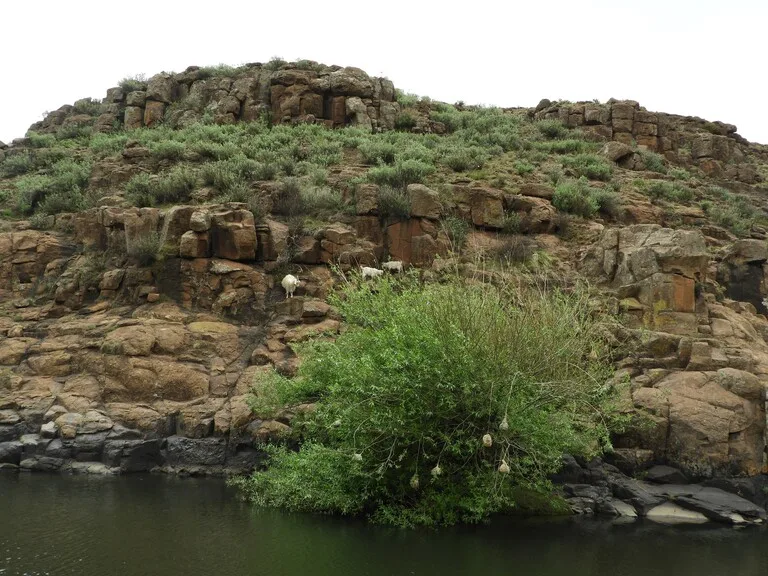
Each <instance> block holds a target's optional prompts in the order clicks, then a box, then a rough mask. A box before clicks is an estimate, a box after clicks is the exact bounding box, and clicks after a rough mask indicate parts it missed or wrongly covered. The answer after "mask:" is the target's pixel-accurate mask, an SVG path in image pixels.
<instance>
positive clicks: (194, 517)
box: [0, 473, 768, 576]
mask: <svg viewBox="0 0 768 576" xmlns="http://www.w3.org/2000/svg"><path fill="white" fill-rule="evenodd" d="M17 574H27V575H36V574H51V575H59V574H77V575H81V576H97V575H98V576H105V575H126V576H133V575H136V576H139V575H141V576H147V575H155V574H157V575H163V576H174V575H177V574H178V575H184V576H202V575H221V576H237V575H241V574H243V575H264V576H267V575H269V576H282V575H285V576H294V575H312V576H314V575H318V576H324V575H334V576H343V575H347V574H350V575H360V576H364V575H376V576H379V575H382V576H383V575H387V576H390V575H392V576H394V575H397V576H399V575H412V574H413V575H439V576H446V575H454V574H457V575H458V574H462V575H463V574H467V575H475V574H478V575H495V574H506V575H520V576H554V575H566V574H567V575H569V576H582V575H583V576H603V575H605V576H608V575H610V576H653V575H665V576H666V575H675V576H689V575H691V576H709V575H712V576H724V575H732V576H752V575H755V576H757V575H760V576H765V575H766V574H768V531H766V529H745V530H735V529H733V528H725V527H712V526H707V527H700V526H699V527H689V528H680V527H674V528H672V527H665V526H658V525H654V524H652V523H650V522H639V523H636V524H616V523H611V522H607V521H584V520H581V521H577V520H572V519H568V520H564V521H563V520H561V521H551V520H548V521H542V520H536V521H530V520H529V521H521V520H510V519H502V520H495V521H494V522H492V523H491V524H490V525H483V526H470V527H462V528H452V529H443V530H436V531H433V530H418V531H404V530H395V529H390V528H385V527H378V526H371V525H368V524H366V523H364V522H361V521H355V520H346V519H339V518H329V517H318V516H309V515H299V514H284V513H279V512H275V511H264V510H257V509H254V508H252V507H250V506H248V505H247V504H244V503H242V502H240V501H238V500H237V498H235V494H234V492H233V491H232V490H231V489H229V488H227V487H226V486H225V485H224V483H223V482H222V481H221V480H213V479H183V478H173V477H166V476H149V475H147V476H124V477H119V478H115V477H109V478H103V477H86V476H55V475H45V474H32V475H30V474H19V475H17V474H10V473H0V576H8V575H17Z"/></svg>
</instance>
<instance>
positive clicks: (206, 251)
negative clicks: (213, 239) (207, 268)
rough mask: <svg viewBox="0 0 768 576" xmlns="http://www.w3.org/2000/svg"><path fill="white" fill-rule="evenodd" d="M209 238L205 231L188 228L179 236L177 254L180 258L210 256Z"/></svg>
mask: <svg viewBox="0 0 768 576" xmlns="http://www.w3.org/2000/svg"><path fill="white" fill-rule="evenodd" d="M209 247H210V239H209V237H208V233H207V232H193V231H192V230H189V231H188V232H185V233H184V234H183V235H182V236H181V242H180V244H179V256H181V257H182V258H208V256H210V248H209Z"/></svg>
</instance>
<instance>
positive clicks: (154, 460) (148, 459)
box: [103, 440, 161, 472]
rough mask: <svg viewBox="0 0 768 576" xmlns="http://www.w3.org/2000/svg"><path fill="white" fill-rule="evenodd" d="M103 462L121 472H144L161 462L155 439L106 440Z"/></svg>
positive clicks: (157, 443)
mask: <svg viewBox="0 0 768 576" xmlns="http://www.w3.org/2000/svg"><path fill="white" fill-rule="evenodd" d="M103 461H104V463H105V464H106V465H107V466H111V467H114V468H119V469H120V471H121V472H145V471H148V470H151V469H152V468H154V467H155V466H157V465H159V464H160V463H161V456H160V443H159V442H158V441H157V440H107V442H106V443H105V444H104V458H103Z"/></svg>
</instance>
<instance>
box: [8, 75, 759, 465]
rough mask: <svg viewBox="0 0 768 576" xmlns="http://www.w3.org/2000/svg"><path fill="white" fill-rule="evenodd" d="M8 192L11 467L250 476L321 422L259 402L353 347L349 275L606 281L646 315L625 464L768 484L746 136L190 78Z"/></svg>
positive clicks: (56, 148) (624, 107) (681, 121)
mask: <svg viewBox="0 0 768 576" xmlns="http://www.w3.org/2000/svg"><path fill="white" fill-rule="evenodd" d="M398 100H399V101H398ZM270 126H274V128H272V129H271V130H270ZM396 129H397V131H396ZM425 166H426V167H425ZM73 167H74V168H73ZM0 169H2V170H3V174H4V175H5V178H4V179H3V180H2V181H0V201H1V202H2V203H3V205H4V206H5V207H6V208H7V211H6V212H5V214H6V216H7V218H5V220H4V221H3V222H2V225H3V229H2V230H3V231H2V232H0V307H2V308H1V310H2V312H1V314H0V366H2V371H1V372H0V464H10V465H21V466H22V467H26V468H33V469H58V468H60V467H62V466H64V467H72V466H74V467H75V468H76V469H85V470H86V471H88V470H90V471H104V470H107V469H110V470H112V469H120V470H123V471H133V470H140V469H149V468H152V467H155V466H168V467H172V468H174V467H175V468H178V467H187V468H189V467H199V466H202V467H206V468H207V469H209V470H210V469H223V468H235V469H243V468H249V467H252V466H253V465H254V464H255V463H256V462H257V461H258V460H259V458H260V454H259V452H258V451H257V450H256V449H255V446H256V445H257V444H258V443H259V442H261V441H263V440H268V439H272V438H275V437H278V436H280V435H282V434H287V433H289V431H290V423H291V420H292V418H293V417H294V415H295V413H296V411H300V410H311V409H312V407H311V406H299V407H295V408H294V409H292V410H286V412H285V413H284V414H283V415H282V416H281V417H280V418H279V419H277V420H275V421H268V422H262V421H259V420H258V419H255V418H254V416H253V415H252V414H251V412H250V410H249V408H248V405H247V396H248V392H249V389H250V387H251V385H252V382H253V377H254V374H255V373H257V372H258V371H263V370H268V369H270V368H271V367H272V366H274V367H276V368H277V369H278V370H280V371H282V372H284V373H287V374H290V373H292V372H293V371H294V370H295V368H296V362H297V357H296V354H295V352H294V349H293V347H294V345H295V344H296V343H299V342H302V341H304V340H306V339H308V338H310V337H311V336H313V335H317V334H330V335H332V334H334V333H337V332H338V330H340V329H341V327H342V326H341V323H340V318H338V316H337V315H336V313H335V311H334V310H333V309H332V308H331V307H330V306H329V305H328V304H327V303H326V302H325V299H326V297H327V295H328V294H329V291H330V290H332V289H333V286H334V282H335V276H334V272H333V270H332V268H331V265H335V266H338V267H339V268H340V270H348V269H349V268H351V267H354V266H357V265H359V264H364V265H377V264H379V263H381V262H383V261H386V260H387V259H393V260H402V261H403V262H404V263H405V264H406V265H413V266H416V267H419V268H421V269H422V270H423V275H424V277H425V278H426V279H429V278H433V277H438V276H439V275H440V274H441V271H442V270H444V269H446V268H448V267H450V266H451V263H454V264H457V265H458V266H459V268H460V269H461V270H462V271H463V272H464V273H468V274H470V273H475V272H476V271H477V270H478V269H480V268H482V269H489V270H491V272H492V273H494V274H495V273H497V272H496V271H494V268H493V265H492V262H493V261H498V260H499V259H501V260H503V261H505V262H507V263H509V262H510V261H514V262H515V263H516V264H517V265H520V266H527V267H528V268H535V269H546V273H548V274H552V275H554V276H556V277H559V278H561V279H564V280H563V281H564V282H567V281H569V279H573V278H576V277H578V276H580V275H581V276H586V277H587V278H589V279H590V280H591V281H592V282H593V283H594V284H595V285H596V286H597V287H599V292H600V293H601V296H602V302H603V304H602V305H603V306H604V307H606V308H607V309H612V310H613V311H615V312H619V313H621V314H622V318H623V327H622V328H621V329H620V330H618V331H617V333H616V334H615V335H614V337H615V340H616V343H615V344H616V348H617V350H619V351H620V356H621V359H620V360H619V361H618V363H617V368H618V373H617V379H625V380H628V382H629V387H628V389H627V393H626V397H625V398H624V400H625V408H626V410H627V411H630V412H634V413H636V414H638V415H640V416H642V418H640V417H639V418H638V419H637V422H638V425H637V426H636V427H635V428H633V429H632V430H631V431H630V432H628V433H627V434H624V435H622V436H621V437H619V438H616V439H615V445H616V447H617V449H616V451H615V453H614V454H613V458H614V462H615V463H616V464H617V466H619V467H621V468H622V469H624V470H626V471H628V472H633V473H634V472H640V471H642V470H644V469H646V468H647V467H648V466H650V465H651V464H653V463H669V464H673V465H675V466H678V467H680V468H681V469H683V470H684V471H685V472H686V473H688V474H690V475H691V476H693V477H704V478H706V477H712V476H730V475H735V476H753V475H756V474H759V473H761V472H766V411H765V408H766V407H765V398H766V382H768V344H766V339H765V338H766V336H768V321H767V320H766V317H765V316H764V315H763V314H764V313H766V312H768V310H767V309H766V307H765V304H764V303H763V299H764V297H765V296H766V295H768V287H767V286H766V280H765V273H766V268H765V265H766V262H767V261H768V245H766V228H765V227H764V225H765V223H766V222H768V219H767V218H766V215H765V213H764V212H763V208H764V192H765V191H766V189H765V186H764V184H763V182H764V180H765V178H766V177H768V151H767V150H766V149H765V147H763V146H759V145H754V144H750V143H748V142H746V141H745V140H744V139H743V138H741V137H740V136H738V134H737V132H736V128H735V127H734V126H731V125H728V124H723V123H719V122H707V121H704V120H700V119H695V118H684V117H678V116H672V115H667V114H662V113H652V112H648V111H646V110H644V109H643V108H641V107H640V106H639V104H637V103H636V102H629V101H623V102H608V103H604V104H600V103H577V104H573V103H567V102H559V103H551V102H549V101H542V103H541V104H540V105H539V106H538V107H537V108H536V109H531V110H525V109H515V110H506V111H500V110H497V111H487V110H481V109H475V108H472V107H465V106H463V105H457V106H455V107H454V106H447V105H444V104H439V103H433V102H431V101H428V100H426V99H416V98H413V97H410V96H407V95H402V94H397V93H396V91H395V89H394V86H393V85H392V83H391V82H390V81H389V80H386V79H377V78H371V77H369V76H368V75H367V74H365V73H364V72H362V71H360V70H358V69H355V68H340V67H325V66H320V65H316V64H314V63H309V64H307V63H303V64H301V65H296V64H293V65H291V64H282V65H275V64H274V63H270V64H269V65H248V66H246V67H243V68H241V69H216V70H211V69H200V68H195V67H191V68H189V69H187V70H186V71H185V72H183V73H180V74H165V73H164V74H159V75H156V76H154V77H152V78H150V79H149V80H148V81H146V82H144V81H135V80H134V81H131V82H124V83H123V86H121V87H116V88H112V89H110V90H109V91H108V92H107V97H106V98H105V99H104V100H103V102H98V101H92V100H83V101H79V102H77V103H75V104H74V105H73V106H64V107H62V108H60V109H58V110H56V111H55V112H52V113H51V114H49V115H48V116H47V117H46V118H45V120H43V121H42V122H40V123H37V124H35V125H33V126H32V127H31V128H30V133H29V134H28V136H27V138H24V139H20V140H19V141H16V142H14V143H13V144H12V145H11V146H5V145H2V146H0ZM83 171H84V172H83ZM77 174H84V176H82V177H78V176H77ZM73 175H74V176H73ZM580 177H581V178H580ZM77 178H80V179H79V180H78V179H77ZM579 178H580V179H579ZM72 198H76V199H77V202H72ZM574 198H576V199H577V200H579V201H580V202H581V203H580V204H575V203H574V201H573V199H574ZM54 200H55V201H54ZM566 200H568V201H566ZM574 206H582V208H579V209H578V210H577V209H575V208H574ZM569 212H570V213H575V214H576V215H569ZM287 271H290V272H292V273H294V274H296V275H298V276H299V277H300V279H301V280H302V281H303V284H302V286H301V287H300V289H299V290H298V292H297V294H298V297H297V298H294V299H291V300H285V299H284V293H283V291H282V289H281V288H280V286H279V281H280V278H281V277H282V275H283V274H284V273H285V272H287ZM72 461H78V462H85V463H87V464H74V465H73V464H72V463H71V462H72Z"/></svg>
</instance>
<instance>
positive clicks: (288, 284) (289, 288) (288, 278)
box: [281, 274, 301, 299]
mask: <svg viewBox="0 0 768 576" xmlns="http://www.w3.org/2000/svg"><path fill="white" fill-rule="evenodd" d="M281 284H282V285H283V288H285V297H286V299H288V298H293V291H294V290H296V288H297V287H298V286H299V284H301V282H299V279H298V278H296V276H294V275H293V274H286V275H285V278H283V281H282V282H281Z"/></svg>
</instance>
